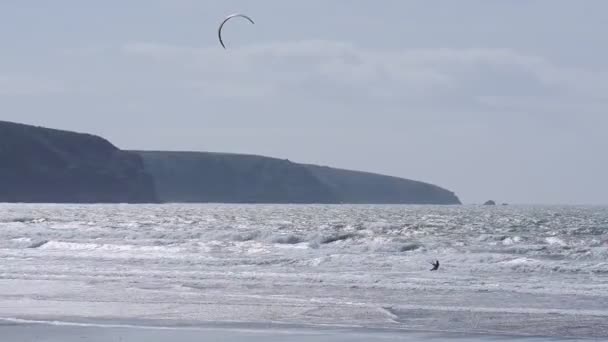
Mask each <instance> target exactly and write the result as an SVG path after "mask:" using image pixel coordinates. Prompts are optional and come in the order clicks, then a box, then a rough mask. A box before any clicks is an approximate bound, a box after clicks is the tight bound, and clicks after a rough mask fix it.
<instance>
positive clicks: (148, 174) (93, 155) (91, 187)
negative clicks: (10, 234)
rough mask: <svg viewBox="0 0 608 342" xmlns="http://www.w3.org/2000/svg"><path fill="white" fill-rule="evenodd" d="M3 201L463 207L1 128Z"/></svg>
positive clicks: (411, 192)
mask: <svg viewBox="0 0 608 342" xmlns="http://www.w3.org/2000/svg"><path fill="white" fill-rule="evenodd" d="M0 202H51V203H117V202H122V203H156V202H224V203H354V204H460V201H459V199H458V197H456V195H455V194H454V193H453V192H450V191H448V190H446V189H443V188H440V187H438V186H435V185H432V184H428V183H423V182H418V181H413V180H408V179H402V178H396V177H389V176H383V175H378V174H372V173H366V172H358V171H350V170H341V169H335V168H329V167H321V166H316V165H306V164H298V163H293V162H290V161H289V160H283V159H277V158H269V157H263V156H254V155H242V154H226V153H209V152H162V151H122V150H120V149H118V148H117V147H115V146H114V145H112V144H111V143H110V142H109V141H107V140H105V139H103V138H101V137H98V136H95V135H90V134H82V133H75V132H68V131H62V130H57V129H49V128H43V127H36V126H30V125H23V124H17V123H11V122H5V121H0Z"/></svg>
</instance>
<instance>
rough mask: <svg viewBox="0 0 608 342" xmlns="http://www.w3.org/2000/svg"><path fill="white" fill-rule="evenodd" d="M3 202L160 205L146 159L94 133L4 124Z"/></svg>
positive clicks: (0, 153)
mask: <svg viewBox="0 0 608 342" xmlns="http://www.w3.org/2000/svg"><path fill="white" fill-rule="evenodd" d="M0 202H53V203H105V202H109V203H116V202H124V203H141V202H157V198H156V193H155V189H154V182H153V180H152V177H151V176H150V175H148V174H146V172H145V171H144V168H143V163H142V160H141V157H140V156H139V155H137V154H135V153H130V152H125V151H121V150H119V149H118V148H116V147H115V146H114V145H112V144H111V143H110V142H108V141H107V140H105V139H103V138H101V137H98V136H94V135H90V134H82V133H75V132H69V131H62V130H57V129H49V128H43V127H37V126H31V125H23V124H18V123H12V122H6V121H0Z"/></svg>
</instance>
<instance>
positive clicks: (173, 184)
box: [133, 151, 460, 204]
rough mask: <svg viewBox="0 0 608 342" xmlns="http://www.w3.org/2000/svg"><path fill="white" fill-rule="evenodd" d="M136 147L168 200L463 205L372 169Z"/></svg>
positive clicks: (423, 185)
mask: <svg viewBox="0 0 608 342" xmlns="http://www.w3.org/2000/svg"><path fill="white" fill-rule="evenodd" d="M133 152H135V153H138V154H139V155H141V156H142V158H143V160H144V165H145V168H146V170H147V171H148V172H149V173H150V174H152V175H153V177H154V180H155V185H156V190H157V192H158V196H159V198H160V200H161V201H166V202H236V203H352V204H460V200H459V199H458V197H456V195H455V194H454V193H453V192H450V191H448V190H445V189H443V188H440V187H438V186H435V185H432V184H427V183H423V182H418V181H412V180H408V179H402V178H396V177H389V176H382V175H378V174H372V173H365V172H357V171H349V170H340V169H334V168H329V167H321V166H315V165H305V164H298V163H293V162H290V161H287V160H281V159H276V158H269V157H262V156H254V155H241V154H226V153H207V152H162V151H133Z"/></svg>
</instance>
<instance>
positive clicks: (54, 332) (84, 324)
mask: <svg viewBox="0 0 608 342" xmlns="http://www.w3.org/2000/svg"><path fill="white" fill-rule="evenodd" d="M0 334H1V335H2V336H10V337H11V338H26V337H31V335H32V334H33V335H36V336H40V335H44V336H45V341H48V342H55V341H57V342H59V341H65V342H70V341H77V340H78V341H81V340H82V339H83V338H88V339H94V338H96V337H100V336H103V337H104V338H105V339H106V340H107V339H108V338H110V337H111V338H119V339H120V340H121V341H123V340H122V337H124V336H125V335H128V336H131V338H135V339H129V340H125V341H140V340H141V341H144V340H145V341H155V342H156V341H164V339H162V338H170V339H175V338H179V341H180V342H182V341H184V342H186V341H195V340H196V339H200V338H203V337H205V338H209V337H214V338H216V339H218V340H222V341H223V340H234V341H241V339H240V338H242V340H243V341H257V340H256V339H255V338H260V341H268V340H269V338H270V339H271V341H272V338H279V337H280V338H281V339H280V340H278V339H277V342H278V341H285V336H291V337H290V339H289V341H319V339H318V338H319V336H324V339H322V340H323V341H328V342H329V341H331V342H334V341H335V342H337V341H347V340H348V341H353V340H357V339H361V341H376V340H378V341H393V340H395V341H397V340H398V341H429V340H431V341H455V340H464V341H495V340H502V341H567V340H578V339H579V338H580V337H574V336H564V337H555V336H542V335H523V334H520V335H507V334H501V333H492V332H480V331H477V332H461V331H441V330H435V331H434V330H423V329H408V328H390V327H387V328H383V327H363V326H357V325H337V324H295V323H282V322H241V321H208V322H203V321H196V322H189V321H178V320H146V319H128V320H127V319H88V318H84V317H79V318H76V317H73V318H59V317H55V318H50V317H49V318H40V319H29V318H9V317H0ZM52 336H57V339H52ZM154 336H156V337H158V338H159V339H154V338H155V337H154ZM150 338H152V340H151V339H150ZM189 338H193V339H192V340H190V339H189ZM235 338H236V340H235ZM252 338H253V339H252ZM292 338H293V339H292ZM12 340H13V339H11V341H12ZM95 341H96V340H95Z"/></svg>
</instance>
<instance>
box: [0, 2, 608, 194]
mask: <svg viewBox="0 0 608 342" xmlns="http://www.w3.org/2000/svg"><path fill="white" fill-rule="evenodd" d="M233 12H243V13H246V14H248V15H250V16H251V17H252V18H253V19H254V20H255V22H256V24H255V25H251V24H250V23H249V22H247V21H245V20H242V19H241V18H236V19H235V20H232V21H230V22H229V23H228V24H227V25H226V26H225V30H224V40H225V43H226V45H227V48H228V49H227V50H224V49H222V48H221V46H220V45H219V43H218V41H217V26H218V24H219V23H220V22H221V20H222V19H223V17H224V16H226V15H228V14H230V13H233ZM607 13H608V1H605V0H596V1H594V0H585V1H580V0H570V1H559V0H545V1H535V0H525V1H524V0H519V1H517V0H511V1H507V0H477V1H473V0H470V1H468V0H459V1H453V0H444V1H428V0H420V1H406V0H382V1H372V0H366V1H357V0H348V1H347V0H342V1H338V0H334V1H331V0H306V1H296V0H289V1H287V0H256V1H251V0H249V1H245V0H243V1H226V0H222V1H204V0H165V1H160V0H129V1H124V0H121V1H118V0H103V1H82V0H71V1H68V0H54V1H11V0H7V1H2V2H0V42H1V45H0V46H1V48H0V49H1V50H0V119H2V120H9V121H17V122H22V123H28V124H36V125H42V126H47V127H53V128H61V129H69V130H76V131H80V132H88V133H93V134H99V135H102V136H104V137H106V138H108V139H109V140H110V141H111V142H113V143H114V144H115V145H117V146H118V147H120V148H124V149H166V150H198V151H216V152H240V153H252V154H261V155H267V156H273V157H279V158H289V159H290V160H292V161H297V162H306V163H316V164H322V165H329V166H335V167H341V168H349V169H357V170H364V171H372V172H379V173H384V174H389V175H395V176H399V177H405V178H411V179H416V180H422V181H428V182H431V183H434V184H438V185H440V186H443V187H446V188H448V189H450V190H452V191H454V192H456V194H457V195H458V196H459V197H460V198H461V200H462V201H463V202H465V203H476V202H481V201H484V200H486V199H490V198H492V199H495V200H497V201H500V202H503V201H506V202H511V203H573V204H593V203H604V204H606V203H608V176H607V175H608V151H607V147H608V111H607V109H608V40H607V38H606V35H607V34H608V20H606V14H607Z"/></svg>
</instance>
